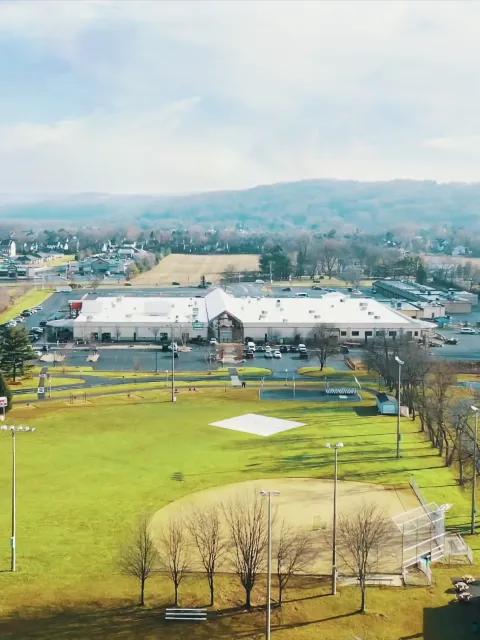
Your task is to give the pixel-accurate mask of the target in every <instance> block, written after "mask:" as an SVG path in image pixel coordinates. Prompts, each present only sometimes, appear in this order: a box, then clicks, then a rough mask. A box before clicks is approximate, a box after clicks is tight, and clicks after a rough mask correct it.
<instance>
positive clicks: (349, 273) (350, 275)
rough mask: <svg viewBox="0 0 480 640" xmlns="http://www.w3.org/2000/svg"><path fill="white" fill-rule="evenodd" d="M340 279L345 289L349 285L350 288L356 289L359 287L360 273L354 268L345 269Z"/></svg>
mask: <svg viewBox="0 0 480 640" xmlns="http://www.w3.org/2000/svg"><path fill="white" fill-rule="evenodd" d="M341 277H342V280H343V281H344V282H345V284H346V286H347V287H348V285H349V284H351V285H352V287H355V288H358V287H359V286H360V280H361V279H362V272H361V271H360V269H357V268H356V267H346V268H345V269H344V270H343V271H342V276H341Z"/></svg>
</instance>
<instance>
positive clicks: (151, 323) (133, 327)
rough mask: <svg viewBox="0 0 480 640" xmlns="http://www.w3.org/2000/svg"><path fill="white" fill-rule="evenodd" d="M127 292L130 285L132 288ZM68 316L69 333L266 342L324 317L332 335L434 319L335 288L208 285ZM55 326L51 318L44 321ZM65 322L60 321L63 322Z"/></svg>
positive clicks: (422, 327)
mask: <svg viewBox="0 0 480 640" xmlns="http://www.w3.org/2000/svg"><path fill="white" fill-rule="evenodd" d="M132 293H133V292H132ZM76 306H78V307H80V308H78V317H77V318H76V319H75V320H73V321H70V322H71V325H73V333H74V337H75V338H76V339H84V340H87V339H90V338H91V337H92V335H93V337H94V338H95V339H96V340H100V341H101V340H104V341H109V340H125V341H132V342H138V341H153V340H159V341H160V340H166V339H169V338H170V335H171V331H172V330H173V333H174V336H175V338H176V339H180V338H181V337H182V335H183V338H184V340H191V339H192V338H196V337H202V338H211V337H215V338H217V340H219V341H220V342H243V341H244V340H245V339H246V338H252V339H253V340H261V341H263V340H268V341H270V342H280V341H286V342H288V341H292V340H295V339H297V340H298V339H307V338H308V335H309V333H310V332H311V330H312V329H313V327H314V326H315V325H318V324H328V325H331V326H332V327H334V329H335V330H336V331H337V332H338V338H339V340H342V341H343V340H365V339H368V338H369V337H374V336H375V335H378V334H380V333H381V334H385V333H386V334H387V335H388V336H390V337H396V336H398V335H400V334H401V333H402V334H404V335H406V336H408V337H411V338H413V339H414V338H420V337H422V335H424V334H427V333H429V332H430V330H431V329H433V328H434V327H435V325H433V324H431V323H428V322H424V321H421V320H418V319H414V318H409V317H407V316H406V315H404V314H402V313H400V311H399V310H397V309H395V308H392V307H391V306H386V305H383V304H381V303H379V302H377V301H376V300H374V299H372V298H359V297H349V296H348V295H346V294H343V293H339V292H331V293H327V294H325V295H323V296H321V297H319V298H263V297H258V298H249V297H245V298H236V297H234V296H232V295H230V294H228V293H225V292H224V291H223V290H222V289H215V290H213V291H211V292H210V293H208V294H207V295H206V296H205V297H204V298H200V297H198V298H197V297H194V298H188V297H169V298H167V297H159V296H157V297H140V296H139V297H137V296H134V295H128V296H121V297H118V298H115V297H108V298H107V297H101V296H100V297H97V298H93V299H85V300H82V301H81V303H76ZM49 324H51V326H52V327H55V326H56V325H55V322H53V323H49ZM64 326H65V325H64Z"/></svg>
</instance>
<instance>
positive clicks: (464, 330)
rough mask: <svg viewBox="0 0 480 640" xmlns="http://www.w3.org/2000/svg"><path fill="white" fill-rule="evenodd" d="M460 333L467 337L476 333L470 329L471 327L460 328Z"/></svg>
mask: <svg viewBox="0 0 480 640" xmlns="http://www.w3.org/2000/svg"><path fill="white" fill-rule="evenodd" d="M460 333H465V334H467V335H472V334H475V333H477V332H476V331H475V329H472V327H462V328H461V329H460Z"/></svg>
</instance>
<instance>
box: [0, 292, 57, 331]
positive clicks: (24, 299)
mask: <svg viewBox="0 0 480 640" xmlns="http://www.w3.org/2000/svg"><path fill="white" fill-rule="evenodd" d="M51 295H52V290H47V289H45V290H40V289H39V290H37V291H36V290H33V291H29V292H28V293H27V294H25V295H24V296H21V297H20V298H18V300H16V301H15V303H14V304H13V305H12V306H11V307H9V308H8V309H7V310H6V311H4V312H3V313H0V323H3V322H8V321H9V320H11V319H12V318H15V317H16V316H18V315H20V314H21V313H22V311H24V309H31V308H32V307H35V306H37V305H38V304H42V303H43V302H45V300H46V299H47V298H49V297H50V296H51Z"/></svg>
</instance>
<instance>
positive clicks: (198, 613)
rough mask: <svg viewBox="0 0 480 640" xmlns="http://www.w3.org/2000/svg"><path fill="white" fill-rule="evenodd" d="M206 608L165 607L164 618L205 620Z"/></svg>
mask: <svg viewBox="0 0 480 640" xmlns="http://www.w3.org/2000/svg"><path fill="white" fill-rule="evenodd" d="M206 619H207V610H206V609H178V608H176V607H175V608H172V609H165V620H189V621H193V622H205V620H206Z"/></svg>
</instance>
